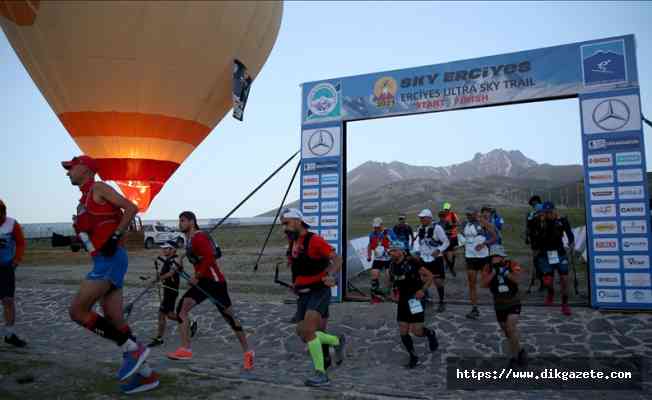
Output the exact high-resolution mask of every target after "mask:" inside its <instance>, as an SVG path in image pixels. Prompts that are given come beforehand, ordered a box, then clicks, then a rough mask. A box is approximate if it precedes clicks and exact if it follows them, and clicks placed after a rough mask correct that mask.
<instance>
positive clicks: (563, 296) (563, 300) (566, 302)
mask: <svg viewBox="0 0 652 400" xmlns="http://www.w3.org/2000/svg"><path fill="white" fill-rule="evenodd" d="M561 304H568V295H567V294H563V295H562V296H561Z"/></svg>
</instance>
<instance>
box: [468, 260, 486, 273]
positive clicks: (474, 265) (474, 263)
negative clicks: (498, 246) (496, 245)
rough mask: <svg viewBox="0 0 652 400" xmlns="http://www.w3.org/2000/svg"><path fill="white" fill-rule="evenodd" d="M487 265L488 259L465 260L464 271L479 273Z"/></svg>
mask: <svg viewBox="0 0 652 400" xmlns="http://www.w3.org/2000/svg"><path fill="white" fill-rule="evenodd" d="M488 264H489V257H482V258H475V257H473V258H467V259H466V269H468V270H471V271H480V270H482V268H484V266H485V265H488Z"/></svg>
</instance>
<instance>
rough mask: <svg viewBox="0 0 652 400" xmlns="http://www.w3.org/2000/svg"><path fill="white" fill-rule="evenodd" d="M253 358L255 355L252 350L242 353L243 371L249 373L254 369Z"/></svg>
mask: <svg viewBox="0 0 652 400" xmlns="http://www.w3.org/2000/svg"><path fill="white" fill-rule="evenodd" d="M254 356H255V353H254V352H253V351H252V350H249V351H247V352H245V353H244V369H245V371H251V370H252V369H254Z"/></svg>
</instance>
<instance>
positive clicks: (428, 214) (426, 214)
mask: <svg viewBox="0 0 652 400" xmlns="http://www.w3.org/2000/svg"><path fill="white" fill-rule="evenodd" d="M417 217H419V218H425V217H428V218H432V211H430V210H429V209H427V208H424V209H423V210H421V212H420V213H419V214H418V215H417Z"/></svg>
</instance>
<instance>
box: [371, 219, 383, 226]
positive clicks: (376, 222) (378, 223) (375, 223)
mask: <svg viewBox="0 0 652 400" xmlns="http://www.w3.org/2000/svg"><path fill="white" fill-rule="evenodd" d="M371 226H373V227H374V228H380V227H381V226H383V219H382V218H380V217H376V218H374V220H373V222H372V223H371Z"/></svg>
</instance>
